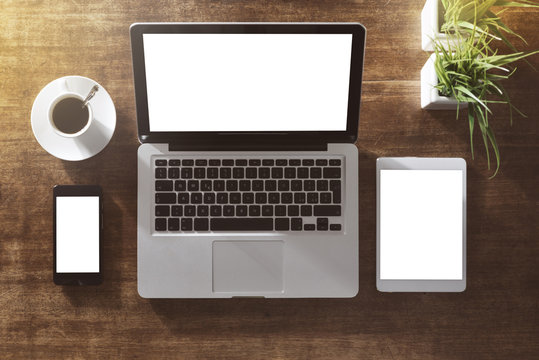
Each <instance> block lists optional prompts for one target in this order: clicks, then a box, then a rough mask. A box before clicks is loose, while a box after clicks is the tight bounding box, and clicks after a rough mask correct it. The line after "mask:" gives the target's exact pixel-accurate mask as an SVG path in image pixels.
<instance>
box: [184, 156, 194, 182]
mask: <svg viewBox="0 0 539 360" xmlns="http://www.w3.org/2000/svg"><path fill="white" fill-rule="evenodd" d="M184 161H187V160H184ZM181 178H182V179H192V178H193V169H192V168H182V170H181Z"/></svg>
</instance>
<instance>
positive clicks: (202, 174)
mask: <svg viewBox="0 0 539 360" xmlns="http://www.w3.org/2000/svg"><path fill="white" fill-rule="evenodd" d="M197 161H198V160H197ZM194 174H195V179H204V178H206V168H203V167H197V168H195V171H194Z"/></svg>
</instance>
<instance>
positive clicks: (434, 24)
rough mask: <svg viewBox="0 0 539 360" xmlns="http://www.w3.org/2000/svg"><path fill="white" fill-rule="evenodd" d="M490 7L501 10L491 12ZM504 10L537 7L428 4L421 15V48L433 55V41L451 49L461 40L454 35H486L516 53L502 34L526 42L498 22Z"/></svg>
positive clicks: (478, 1) (449, 1) (499, 2)
mask: <svg viewBox="0 0 539 360" xmlns="http://www.w3.org/2000/svg"><path fill="white" fill-rule="evenodd" d="M492 7H503V9H501V10H499V11H498V12H494V11H493V10H492ZM507 7H539V3H537V2H535V1H530V0H513V1H509V0H427V1H426V2H425V6H424V7H423V10H422V11H421V47H422V49H423V50H425V51H434V49H435V45H434V42H435V41H439V43H441V44H444V46H446V47H447V46H453V47H454V46H455V45H456V43H457V42H458V41H461V40H462V37H461V36H460V37H459V36H457V35H456V34H455V32H460V33H461V34H466V35H470V34H471V33H472V32H474V33H475V34H479V33H483V32H487V33H488V36H490V37H492V38H495V39H498V40H503V41H504V42H505V43H506V44H507V45H508V46H509V47H510V48H511V49H512V50H513V51H516V48H515V47H514V46H513V45H512V44H511V43H510V42H509V41H508V40H507V38H506V37H505V35H504V33H508V34H511V35H515V36H517V37H519V38H520V39H521V40H522V41H524V42H526V41H525V40H524V39H523V38H522V37H520V36H519V35H518V34H516V33H515V32H514V31H512V30H511V29H510V28H509V27H508V26H507V25H505V24H504V23H503V22H502V21H501V19H500V17H499V14H501V13H502V12H504V11H505V10H507Z"/></svg>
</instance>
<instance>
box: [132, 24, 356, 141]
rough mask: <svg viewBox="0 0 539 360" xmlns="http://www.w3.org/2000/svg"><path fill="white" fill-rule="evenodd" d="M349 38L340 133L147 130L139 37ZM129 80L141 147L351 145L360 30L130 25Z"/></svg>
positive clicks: (294, 26) (343, 27) (344, 26)
mask: <svg viewBox="0 0 539 360" xmlns="http://www.w3.org/2000/svg"><path fill="white" fill-rule="evenodd" d="M149 33H157V34H159V33H162V34H170V33H194V34H199V33H208V34H213V33H217V34H220V33H226V34H229V33H238V34H244V33H247V34H251V33H254V34H257V33H261V34H266V33H270V34H272V33H275V34H280V33H282V34H352V53H351V64H350V80H349V94H348V111H347V125H346V131H278V132H270V131H268V132H254V131H242V132H155V131H153V132H152V131H150V123H149V115H148V99H147V90H146V71H145V63H144V46H143V34H149ZM130 37H131V50H132V57H133V75H134V85H135V98H136V110H137V123H138V137H139V141H140V142H141V143H169V144H173V143H184V144H198V145H204V144H211V145H213V146H215V145H227V144H237V143H258V144H279V145H283V146H285V145H302V144H304V145H309V144H327V143H347V142H348V143H354V142H355V141H356V139H357V132H358V127H359V110H360V98H361V80H362V73H363V61H364V49H365V28H364V27H363V25H361V24H359V23H300V24H298V23H136V24H132V25H131V27H130Z"/></svg>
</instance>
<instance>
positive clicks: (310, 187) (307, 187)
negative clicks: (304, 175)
mask: <svg viewBox="0 0 539 360" xmlns="http://www.w3.org/2000/svg"><path fill="white" fill-rule="evenodd" d="M303 190H304V191H314V190H315V182H314V180H304V181H303Z"/></svg>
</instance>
